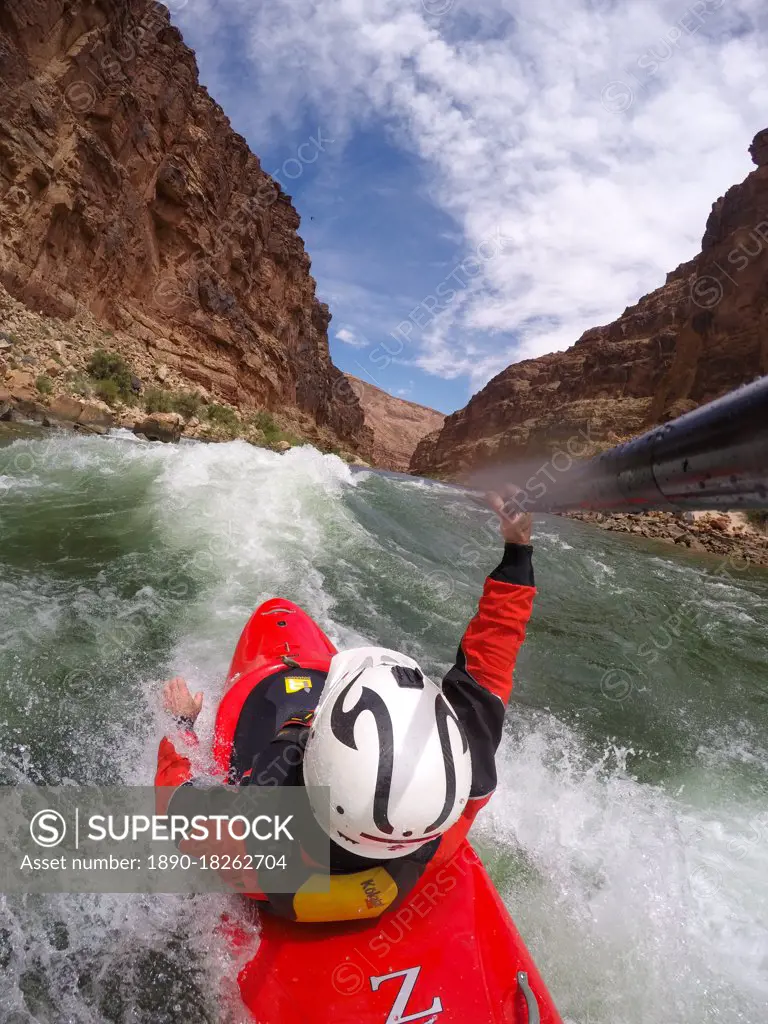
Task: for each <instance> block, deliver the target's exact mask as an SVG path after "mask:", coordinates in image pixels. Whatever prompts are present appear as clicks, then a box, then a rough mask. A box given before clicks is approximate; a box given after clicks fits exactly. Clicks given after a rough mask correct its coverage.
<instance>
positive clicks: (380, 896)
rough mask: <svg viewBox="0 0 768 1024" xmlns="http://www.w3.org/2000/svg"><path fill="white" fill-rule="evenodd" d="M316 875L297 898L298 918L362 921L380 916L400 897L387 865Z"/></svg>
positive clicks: (309, 920)
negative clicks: (347, 872)
mask: <svg viewBox="0 0 768 1024" xmlns="http://www.w3.org/2000/svg"><path fill="white" fill-rule="evenodd" d="M328 883H329V879H328V876H327V875H312V877H311V878H309V879H307V881H306V882H305V883H304V885H302V887H301V888H300V889H299V891H298V892H297V893H296V895H295V896H294V898H293V909H294V912H295V914H296V920H297V921H305V922H315V923H317V922H321V921H361V920H363V919H365V918H370V917H379V915H381V914H383V913H384V911H385V910H387V909H388V907H390V906H392V904H393V903H394V902H395V900H396V899H397V895H398V889H397V884H396V882H395V880H394V878H392V876H391V875H390V874H389V872H388V871H385V870H384V868H373V870H372V871H359V872H357V874H354V875H332V876H331V878H330V887H329V884H328Z"/></svg>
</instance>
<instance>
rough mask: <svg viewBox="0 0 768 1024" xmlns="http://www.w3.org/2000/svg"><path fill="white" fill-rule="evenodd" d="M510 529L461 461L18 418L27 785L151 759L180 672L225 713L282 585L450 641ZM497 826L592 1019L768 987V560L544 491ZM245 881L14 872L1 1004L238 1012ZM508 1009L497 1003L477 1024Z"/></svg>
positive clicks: (688, 1009) (1, 933)
mask: <svg viewBox="0 0 768 1024" xmlns="http://www.w3.org/2000/svg"><path fill="white" fill-rule="evenodd" d="M500 554H501V541H500V539H499V538H498V534H497V531H496V527H495V526H494V525H493V524H492V523H490V521H489V516H488V514H487V513H486V512H484V511H483V510H481V509H479V508H478V507H477V506H475V505H473V504H472V503H471V502H470V501H468V500H466V499H464V498H463V497H462V496H460V495H457V494H456V493H455V492H451V491H449V490H448V489H446V488H443V487H441V486H439V485H432V484H425V483H420V482H418V481H413V482H409V481H399V480H390V479H384V478H379V477H377V476H375V475H374V474H371V473H366V472H360V473H353V472H352V471H351V470H350V468H349V467H348V466H346V465H345V464H344V463H342V462H341V461H340V460H339V459H337V458H335V457H334V456H323V455H321V454H319V453H318V452H316V451H315V450H313V449H311V448H301V449H293V450H292V451H290V452H288V453H287V454H285V455H282V456H278V455H275V454H272V453H270V452H267V451H263V450H259V449H256V448H252V447H250V446H248V445H246V444H244V443H241V442H233V443H231V444H225V445H195V444H182V445H179V446H169V447H164V446H157V445H149V444H146V443H141V442H138V441H136V440H134V439H133V438H132V437H129V436H128V435H118V436H116V437H113V438H109V439H106V440H105V439H102V438H80V437H74V436H72V435H55V434H46V435H44V436H38V435H36V434H31V435H30V436H12V435H10V434H6V435H0V783H2V784H6V785H23V784H30V783H35V784H67V783H117V782H125V783H130V784H150V783H151V780H152V777H153V772H154V758H155V754H156V747H157V741H158V739H159V737H160V736H161V735H162V730H163V726H164V722H163V716H162V713H161V711H160V708H159V702H158V693H159V684H160V681H161V680H162V679H164V678H166V677H168V676H169V675H170V674H175V673H181V674H184V675H185V676H186V677H187V678H188V679H189V680H190V683H191V684H192V685H193V687H194V688H195V689H201V690H203V691H204V692H205V694H206V706H205V710H204V713H203V717H202V719H201V725H200V732H201V735H202V737H203V739H204V740H205V739H210V735H211V729H212V723H213V712H214V709H215V704H216V701H217V698H218V696H219V695H220V693H221V688H222V684H223V680H224V677H225V674H226V670H227V666H228V663H229V659H230V658H231V655H232V651H233V649H234V646H235V643H236V641H237V638H238V636H239V633H240V630H241V629H242V627H243V625H244V623H245V621H246V620H247V618H248V616H249V615H250V613H251V612H252V610H253V609H254V608H255V607H256V605H257V604H259V603H260V602H261V601H263V600H265V599H267V598H269V597H273V596H276V595H281V596H284V597H287V598H290V599H292V600H294V601H296V602H298V603H299V604H301V605H302V606H303V607H304V608H305V609H306V610H307V611H308V612H309V613H310V614H311V615H312V616H313V617H315V618H316V619H317V620H318V622H319V623H320V624H321V625H322V626H323V628H324V629H325V630H326V631H327V632H328V633H329V635H330V636H331V638H332V639H333V640H334V642H335V643H336V644H337V645H338V646H350V645H356V644H363V643H375V644H381V645H384V646H387V647H393V648H396V649H400V650H403V651H405V652H407V653H408V654H410V655H412V656H413V657H415V658H417V659H418V660H419V661H420V663H421V664H422V665H423V667H424V669H425V670H426V671H427V672H429V673H430V674H433V675H434V676H435V677H439V675H440V674H441V673H442V672H443V671H444V670H445V669H446V668H447V667H448V665H449V664H450V662H451V661H452V659H453V655H454V652H455V649H456V646H457V643H458V641H459V639H460V637H461V634H462V632H463V629H464V627H465V625H466V623H467V621H468V619H469V618H470V617H471V615H472V614H473V611H474V608H475V604H476V601H477V597H478V594H479V592H480V589H481V586H482V581H483V578H484V576H485V574H486V573H487V572H489V571H490V570H491V569H492V568H493V567H494V566H495V564H496V563H497V562H498V559H499V557H500ZM535 569H536V576H537V584H538V588H539V594H538V597H537V601H536V607H535V611H534V616H533V620H532V623H531V625H530V628H529V635H528V639H527V641H526V644H525V646H524V649H523V651H522V654H521V657H520V660H519V664H518V671H517V677H516V687H515V693H514V697H513V700H512V703H511V706H510V709H509V712H508V715H507V725H506V731H505V736H504V740H503V743H502V747H501V751H500V755H499V763H500V788H499V791H498V792H497V794H496V796H495V798H494V800H493V802H492V803H491V805H490V807H489V808H488V810H487V812H486V814H485V817H484V818H483V820H482V821H481V823H480V824H479V826H478V828H477V831H476V834H475V840H476V842H477V844H478V846H479V848H480V850H481V852H482V855H483V856H484V858H485V859H486V861H487V862H488V864H489V865H490V867H491V870H492V874H493V877H494V880H495V881H496V884H497V885H498V886H499V889H500V891H501V892H502V895H503V896H504V899H505V901H506V902H507V905H508V906H509V908H510V910H511V912H512V914H513V916H514V918H515V920H516V922H517V924H518V927H519V928H520V930H521V932H522V933H523V936H524V937H525V939H526V941H527V942H528V944H529V946H530V948H531V950H532V952H533V954H534V956H535V958H536V959H537V962H538V964H539V966H540V969H541V972H542V974H543V975H544V977H545V979H546V980H547V982H548V984H549V986H550V988H551V991H552V993H553V995H554V997H555V1000H556V1002H557V1003H558V1006H559V1008H560V1010H561V1013H562V1014H563V1017H564V1018H565V1019H566V1020H567V1021H569V1022H576V1024H661V1022H664V1024H759V1022H761V1021H763V1020H765V1013H766V1007H768V799H767V797H768V751H767V747H768V742H767V738H768V647H767V645H766V635H767V634H766V623H767V622H768V615H766V612H767V611H768V573H766V572H764V571H763V572H761V571H753V570H751V569H750V568H749V567H747V566H744V565H741V564H738V563H735V564H728V563H718V562H717V561H715V560H712V559H709V560H706V561H702V560H700V559H699V560H697V559H696V558H693V557H690V556H684V555H683V554H681V553H680V552H678V551H677V550H676V549H672V548H664V547H661V546H658V545H653V544H652V543H651V542H638V541H636V540H635V539H630V538H627V537H622V536H617V535H615V534H614V535H609V534H606V533H604V532H602V531H600V530H596V529H594V528H592V527H590V526H587V525H584V524H582V523H578V522H572V521H568V520H564V519H558V518H553V517H542V518H540V519H539V520H537V522H536V528H535ZM222 903H223V898H222V897H213V896H210V897H195V898H184V897H176V896H151V897H150V896H53V897H51V896H49V897H39V896H38V897H34V896H26V897H19V896H15V897H6V896H2V895H0V978H1V979H2V980H1V982H0V1021H1V1022H3V1024H21V1022H25V1021H26V1022H31V1021H38V1022H41V1024H48V1022H50V1024H63V1022H73V1024H86V1022H87V1024H91V1022H93V1024H96V1022H99V1024H101V1022H114V1024H123V1022H125V1024H128V1022H131V1024H136V1022H141V1024H145V1022H146V1024H166V1022H167V1024H181V1022H184V1024H195V1022H204V1021H210V1022H214V1021H216V1020H218V1011H217V1009H216V999H215V996H216V993H217V992H218V991H219V986H220V985H221V983H222V979H227V978H230V979H231V978H233V977H234V974H235V972H236V969H237V966H236V964H234V963H233V961H232V960H231V958H230V953H229V952H228V950H227V948H226V946H225V944H224V942H223V940H222V939H221V938H220V937H219V936H218V935H217V932H216V923H217V921H218V919H219V916H220V912H221V908H222ZM468 1024H483V1022H468Z"/></svg>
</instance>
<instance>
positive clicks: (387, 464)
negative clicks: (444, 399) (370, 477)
mask: <svg viewBox="0 0 768 1024" xmlns="http://www.w3.org/2000/svg"><path fill="white" fill-rule="evenodd" d="M347 379H348V380H349V383H350V386H351V388H352V391H353V392H354V393H355V394H356V395H357V397H358V398H359V400H360V404H361V405H362V407H363V412H364V414H365V423H366V426H368V427H370V428H371V430H372V431H373V455H372V457H373V463H374V465H376V466H379V467H380V468H381V469H392V470H396V471H397V472H399V473H407V472H408V466H409V465H410V461H411V456H412V455H413V453H414V451H415V449H416V445H417V444H418V443H419V441H421V439H422V438H423V437H424V436H425V435H426V434H429V433H432V432H434V431H436V430H439V429H440V427H442V425H443V423H444V422H445V416H444V414H443V413H441V412H437V411H436V410H435V409H429V408H427V406H425V405H417V404H416V403H415V402H407V401H406V400H405V399H403V398H395V397H394V396H393V395H388V394H387V392H386V391H382V390H381V389H380V388H377V387H374V385H373V384H368V383H367V382H366V381H364V380H360V379H359V378H358V377H352V376H351V375H350V374H347Z"/></svg>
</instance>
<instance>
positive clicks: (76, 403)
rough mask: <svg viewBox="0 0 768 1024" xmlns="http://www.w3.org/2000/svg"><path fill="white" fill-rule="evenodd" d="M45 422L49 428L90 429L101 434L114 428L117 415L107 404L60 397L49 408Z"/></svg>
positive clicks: (66, 396)
mask: <svg viewBox="0 0 768 1024" xmlns="http://www.w3.org/2000/svg"><path fill="white" fill-rule="evenodd" d="M45 421H46V423H47V425H48V426H67V425H70V426H72V427H75V428H77V427H88V428H92V429H93V430H94V432H95V433H101V432H102V431H105V430H109V429H110V428H111V427H112V426H114V423H115V414H114V413H113V412H112V410H111V409H110V407H109V406H108V405H107V404H106V403H105V402H98V401H88V402H86V401H84V400H83V399H80V398H72V397H71V396H70V395H59V397H58V398H54V400H53V401H52V402H51V404H50V405H49V406H48V409H47V410H46V417H45Z"/></svg>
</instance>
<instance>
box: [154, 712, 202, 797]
mask: <svg viewBox="0 0 768 1024" xmlns="http://www.w3.org/2000/svg"><path fill="white" fill-rule="evenodd" d="M185 738H186V739H187V741H189V742H194V743H197V738H196V736H195V734H194V733H193V732H188V733H185ZM191 778H192V763H191V762H190V760H189V758H188V757H185V756H184V755H183V754H180V753H179V752H178V750H177V749H176V747H174V745H173V743H172V742H171V741H170V740H169V739H168V737H167V736H163V738H162V739H161V740H160V748H159V749H158V751H157V772H156V773H155V789H156V790H157V798H156V805H157V813H158V814H165V813H166V812H167V810H168V804H169V803H170V802H171V797H172V796H173V794H174V792H175V790H176V789H177V788H178V787H179V786H183V785H184V783H185V782H189V780H190V779H191Z"/></svg>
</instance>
